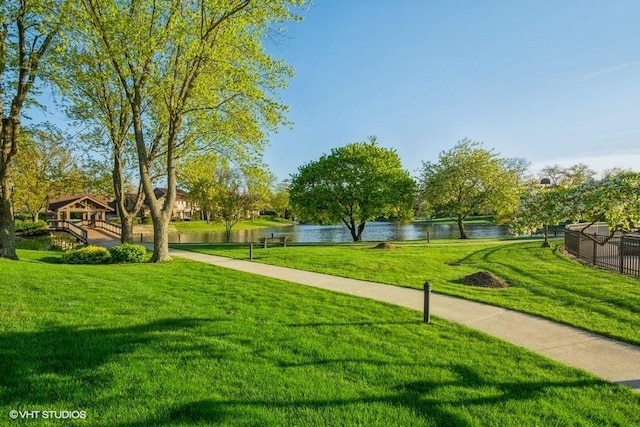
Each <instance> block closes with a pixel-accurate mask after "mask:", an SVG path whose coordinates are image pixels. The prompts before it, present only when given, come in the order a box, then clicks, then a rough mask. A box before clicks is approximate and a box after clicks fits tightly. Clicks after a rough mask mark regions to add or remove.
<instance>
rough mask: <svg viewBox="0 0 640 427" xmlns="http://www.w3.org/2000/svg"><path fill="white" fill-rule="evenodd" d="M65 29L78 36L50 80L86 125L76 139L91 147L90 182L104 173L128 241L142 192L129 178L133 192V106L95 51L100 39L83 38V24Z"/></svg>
mask: <svg viewBox="0 0 640 427" xmlns="http://www.w3.org/2000/svg"><path fill="white" fill-rule="evenodd" d="M69 34H70V36H71V37H73V38H74V39H75V40H78V42H77V43H68V44H67V46H66V49H65V51H64V52H63V54H62V55H60V56H59V57H58V58H57V60H58V61H59V62H60V64H59V67H60V69H61V70H64V72H61V73H59V74H57V75H56V76H55V77H54V81H55V82H56V83H57V85H58V87H59V88H60V89H61V91H62V93H63V94H64V95H65V101H66V103H67V114H68V115H69V116H70V117H71V118H73V119H75V120H78V121H80V122H82V123H83V124H85V125H87V128H88V130H87V131H86V132H85V133H84V135H83V138H79V141H78V145H82V146H84V147H85V148H86V151H87V152H88V153H90V154H89V155H88V158H87V159H86V161H87V163H88V164H89V165H90V169H91V170H92V172H93V173H94V177H95V178H97V179H96V180H94V182H93V183H94V184H98V186H99V187H102V186H103V184H105V180H104V179H103V178H105V177H108V182H109V187H110V191H109V192H108V193H109V194H113V195H114V196H115V205H116V207H117V212H118V216H119V217H120V224H121V234H120V240H121V242H122V243H132V242H133V223H134V220H135V217H136V215H137V214H138V212H139V211H140V208H141V207H142V204H143V202H144V199H145V195H144V193H143V191H142V188H141V186H140V185H139V182H138V184H137V185H136V184H133V186H134V187H137V192H136V191H130V190H131V189H130V188H129V187H130V186H131V184H130V182H131V179H132V176H133V173H132V170H133V171H135V169H137V168H136V166H137V161H136V160H137V159H136V156H135V145H134V141H133V115H132V112H131V108H130V106H129V103H128V100H127V97H126V94H125V93H124V90H123V88H122V85H121V84H120V83H119V81H118V80H117V78H115V77H116V76H114V74H113V72H112V68H111V67H110V66H109V63H108V61H107V60H106V58H103V57H100V56H98V55H95V53H96V52H97V51H99V46H100V40H99V39H83V34H84V33H83V32H82V26H80V27H78V28H77V29H74V30H73V31H69ZM152 181H153V180H152ZM101 190H103V189H101Z"/></svg>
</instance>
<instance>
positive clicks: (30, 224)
mask: <svg viewBox="0 0 640 427" xmlns="http://www.w3.org/2000/svg"><path fill="white" fill-rule="evenodd" d="M14 227H15V230H16V233H19V232H22V231H35V230H45V229H46V228H47V227H49V224H47V222H46V221H42V220H39V221H35V222H34V221H31V220H30V219H28V220H25V221H20V220H16V221H15V222H14Z"/></svg>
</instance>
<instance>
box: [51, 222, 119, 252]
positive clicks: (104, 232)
mask: <svg viewBox="0 0 640 427" xmlns="http://www.w3.org/2000/svg"><path fill="white" fill-rule="evenodd" d="M49 230H50V231H64V232H66V233H69V234H71V235H72V236H73V237H75V238H76V239H77V240H78V242H80V243H82V244H85V245H89V244H98V245H101V246H113V245H116V244H118V243H120V235H121V234H122V228H121V227H120V226H119V225H118V224H114V223H111V222H107V221H102V220H88V221H86V220H83V221H79V222H73V221H65V220H52V221H49Z"/></svg>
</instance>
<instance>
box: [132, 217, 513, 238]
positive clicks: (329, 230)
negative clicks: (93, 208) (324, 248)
mask: <svg viewBox="0 0 640 427" xmlns="http://www.w3.org/2000/svg"><path fill="white" fill-rule="evenodd" d="M465 229H466V230H467V235H468V236H469V237H472V238H474V237H475V238H481V237H506V236H508V235H509V227H508V226H506V225H476V224H470V225H467V226H465ZM427 233H428V235H429V238H431V239H457V238H458V237H460V234H459V232H458V226H457V225H456V224H436V225H425V224H416V223H410V224H398V223H390V222H369V223H367V225H366V227H365V229H364V232H363V234H362V240H365V241H372V242H384V241H388V240H395V241H400V240H426V239H427ZM271 234H273V235H274V236H288V237H289V240H290V241H292V242H299V243H341V242H351V241H352V239H351V234H350V233H349V230H348V229H347V227H345V226H344V225H293V226H286V227H272V228H260V229H255V230H239V231H232V233H231V241H232V242H236V243H248V242H255V241H257V240H258V239H259V238H261V237H267V236H271ZM145 241H152V236H150V235H148V236H145ZM224 241H225V239H224V232H217V231H216V232H213V231H206V232H182V233H177V232H176V233H169V242H171V243H222V242H224Z"/></svg>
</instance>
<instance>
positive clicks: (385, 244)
mask: <svg viewBox="0 0 640 427" xmlns="http://www.w3.org/2000/svg"><path fill="white" fill-rule="evenodd" d="M395 248H396V247H395V246H393V245H392V244H391V243H389V242H382V243H378V244H377V245H375V246H374V247H372V248H371V249H395Z"/></svg>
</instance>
